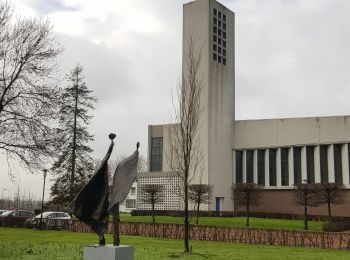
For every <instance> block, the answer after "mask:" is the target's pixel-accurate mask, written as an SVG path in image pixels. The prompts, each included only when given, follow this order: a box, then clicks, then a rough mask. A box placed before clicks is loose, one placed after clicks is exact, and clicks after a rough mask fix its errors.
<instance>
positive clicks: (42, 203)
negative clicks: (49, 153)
mask: <svg viewBox="0 0 350 260" xmlns="http://www.w3.org/2000/svg"><path fill="white" fill-rule="evenodd" d="M43 172H44V185H43V197H42V200H41V215H40V227H39V228H40V229H42V226H43V211H44V195H45V180H46V176H47V170H46V169H44V170H43Z"/></svg>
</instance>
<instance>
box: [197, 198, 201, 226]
mask: <svg viewBox="0 0 350 260" xmlns="http://www.w3.org/2000/svg"><path fill="white" fill-rule="evenodd" d="M199 206H200V203H199V200H198V202H197V216H196V224H197V225H198V219H199Z"/></svg>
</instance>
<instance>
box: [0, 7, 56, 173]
mask: <svg viewBox="0 0 350 260" xmlns="http://www.w3.org/2000/svg"><path fill="white" fill-rule="evenodd" d="M60 52H61V48H60V46H59V44H58V43H57V41H56V39H55V37H54V36H53V33H52V26H51V25H50V23H49V21H41V20H38V19H35V18H32V19H27V18H21V17H17V18H16V17H15V16H14V15H13V8H12V7H11V6H10V4H9V2H7V1H5V2H4V1H2V2H0V149H1V150H2V151H3V152H4V153H5V154H6V156H7V159H8V164H9V171H10V173H11V169H12V168H13V164H14V162H20V163H21V165H22V166H23V167H24V168H25V169H26V170H29V171H31V172H34V171H36V170H39V169H42V167H43V165H44V164H45V163H47V159H48V158H51V156H52V154H53V152H54V150H53V149H51V148H52V146H51V145H50V144H51V143H53V140H54V138H55V135H54V134H53V133H52V128H51V127H52V121H53V119H54V118H55V115H56V112H57V108H58V101H59V99H58V98H57V97H58V93H59V88H58V87H57V86H55V85H54V84H53V80H52V79H53V75H54V73H55V68H56V63H55V61H56V58H57V56H58V55H59V54H60Z"/></svg>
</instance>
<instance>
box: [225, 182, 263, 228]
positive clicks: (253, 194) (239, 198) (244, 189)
mask: <svg viewBox="0 0 350 260" xmlns="http://www.w3.org/2000/svg"><path fill="white" fill-rule="evenodd" d="M261 190H262V188H261V186H259V185H257V184H255V183H237V184H234V185H232V191H231V192H232V200H234V201H235V202H237V203H238V204H239V205H243V206H245V207H246V218H247V219H246V227H249V218H250V206H252V205H259V203H260V201H261Z"/></svg>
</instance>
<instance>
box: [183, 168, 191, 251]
mask: <svg viewBox="0 0 350 260" xmlns="http://www.w3.org/2000/svg"><path fill="white" fill-rule="evenodd" d="M185 176H188V173H185ZM187 179H188V178H187V177H185V180H184V182H185V183H184V191H185V194H184V195H185V198H184V202H185V210H184V251H185V253H188V252H189V251H190V242H189V240H190V238H189V236H190V234H189V233H190V232H189V228H190V227H189V226H190V225H189V221H188V183H187Z"/></svg>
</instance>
